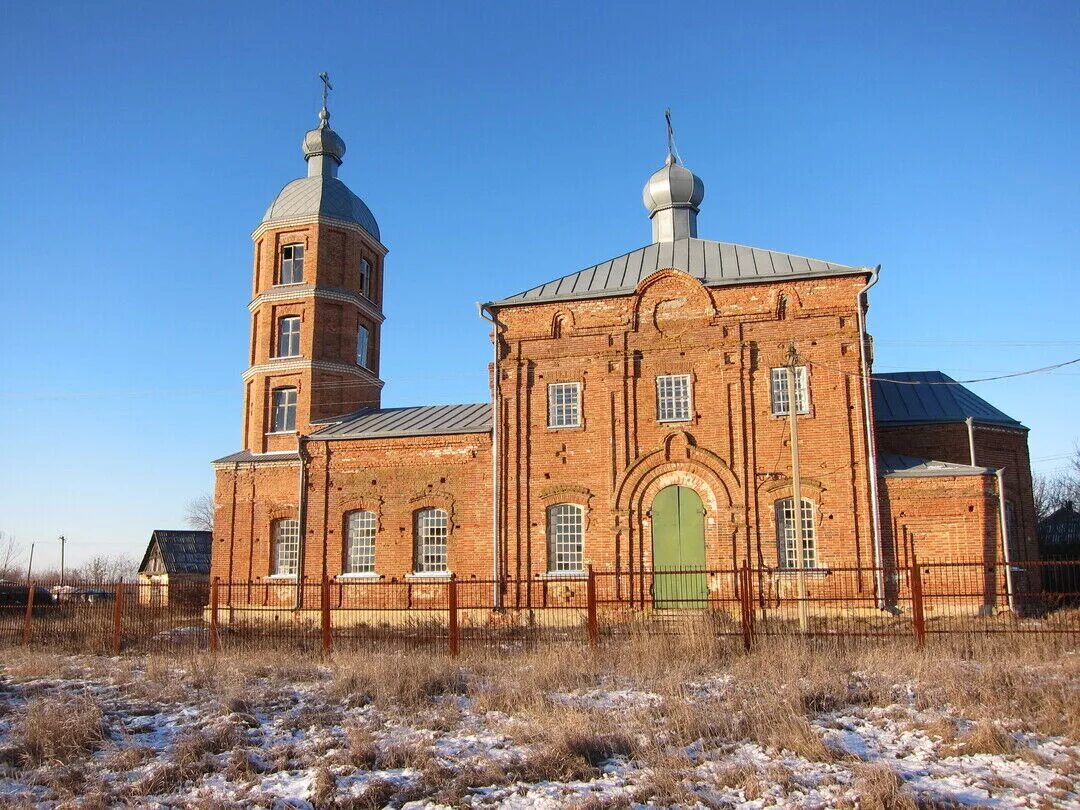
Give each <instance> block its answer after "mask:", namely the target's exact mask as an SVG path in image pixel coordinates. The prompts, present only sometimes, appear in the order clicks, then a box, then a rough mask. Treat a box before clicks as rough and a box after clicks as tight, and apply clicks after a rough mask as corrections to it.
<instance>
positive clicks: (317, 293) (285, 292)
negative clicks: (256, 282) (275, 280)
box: [247, 284, 386, 323]
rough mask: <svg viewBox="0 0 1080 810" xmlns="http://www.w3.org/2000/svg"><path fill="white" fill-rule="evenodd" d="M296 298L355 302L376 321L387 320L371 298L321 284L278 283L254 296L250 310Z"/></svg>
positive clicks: (345, 302) (249, 305)
mask: <svg viewBox="0 0 1080 810" xmlns="http://www.w3.org/2000/svg"><path fill="white" fill-rule="evenodd" d="M295 298H313V299H320V300H323V301H336V302H338V303H340V304H353V305H355V306H356V307H357V308H358V309H360V310H361V311H363V312H364V314H366V315H367V316H368V317H370V318H371V319H372V320H373V321H375V322H376V323H382V322H383V321H385V320H386V316H385V315H383V314H382V312H380V311H379V310H378V309H376V307H375V305H374V304H373V303H372V302H371V299H370V298H367V297H365V296H363V295H359V294H358V293H354V292H353V291H352V290H346V289H344V288H343V287H324V286H321V285H319V284H277V285H275V286H273V287H271V288H270V289H268V290H264V291H263V292H261V293H259V294H258V295H256V296H255V297H254V298H252V299H251V301H250V302H248V307H247V308H248V312H255V310H257V309H258V308H259V307H261V306H262V305H263V304H267V303H274V302H278V301H288V300H291V299H295Z"/></svg>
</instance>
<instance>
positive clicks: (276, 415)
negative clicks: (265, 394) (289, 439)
mask: <svg viewBox="0 0 1080 810" xmlns="http://www.w3.org/2000/svg"><path fill="white" fill-rule="evenodd" d="M273 405H274V407H273V414H272V419H271V424H272V427H271V430H272V431H273V432H274V433H288V432H291V431H294V430H296V389H295V388H275V389H274V403H273Z"/></svg>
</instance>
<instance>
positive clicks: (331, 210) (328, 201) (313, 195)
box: [262, 174, 379, 239]
mask: <svg viewBox="0 0 1080 810" xmlns="http://www.w3.org/2000/svg"><path fill="white" fill-rule="evenodd" d="M309 216H323V217H332V218H334V219H341V220H345V221H346V222H352V223H354V224H356V225H359V226H360V227H361V228H363V229H364V230H365V231H367V232H368V233H370V234H371V235H372V236H374V237H375V238H376V239H379V224H378V223H377V222H376V221H375V216H374V215H373V214H372V213H371V209H369V208H368V207H367V205H365V204H364V201H363V200H361V199H360V198H359V197H357V196H356V195H355V194H353V193H352V191H350V190H349V187H348V186H346V185H345V184H344V183H343V182H341V181H340V180H338V179H337V178H336V177H331V176H329V175H326V174H317V175H314V176H311V177H301V178H300V179H299V180H293V181H292V182H291V183H289V184H288V185H287V186H285V188H283V189H282V190H281V191H280V193H278V195H277V197H276V198H275V199H274V201H273V202H272V203H270V207H269V208H267V209H266V214H265V215H264V216H263V218H262V221H263V223H267V222H276V221H279V220H290V219H301V218H303V217H309Z"/></svg>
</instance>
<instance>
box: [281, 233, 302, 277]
mask: <svg viewBox="0 0 1080 810" xmlns="http://www.w3.org/2000/svg"><path fill="white" fill-rule="evenodd" d="M297 250H299V252H300V255H299V256H297V255H296V252H297ZM285 251H289V257H288V258H285ZM286 262H288V268H289V279H290V280H288V281H286V279H285V267H286V264H285V263H286ZM297 276H299V277H297ZM277 283H278V286H284V285H286V284H303V283H304V244H303V243H302V242H290V243H289V244H287V245H282V246H281V256H280V259H279V261H278V277H277Z"/></svg>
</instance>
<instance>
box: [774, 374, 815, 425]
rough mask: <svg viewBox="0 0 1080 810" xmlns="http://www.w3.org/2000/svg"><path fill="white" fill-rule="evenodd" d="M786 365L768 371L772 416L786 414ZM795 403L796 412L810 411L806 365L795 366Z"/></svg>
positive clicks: (808, 379) (805, 412)
mask: <svg viewBox="0 0 1080 810" xmlns="http://www.w3.org/2000/svg"><path fill="white" fill-rule="evenodd" d="M787 373H788V370H787V366H781V367H780V368H774V369H772V370H771V371H770V373H769V400H770V402H771V404H772V414H773V416H787V415H788V389H787ZM795 405H796V408H797V410H796V411H795V413H797V414H808V413H810V377H809V374H808V373H807V370H806V366H795Z"/></svg>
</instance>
